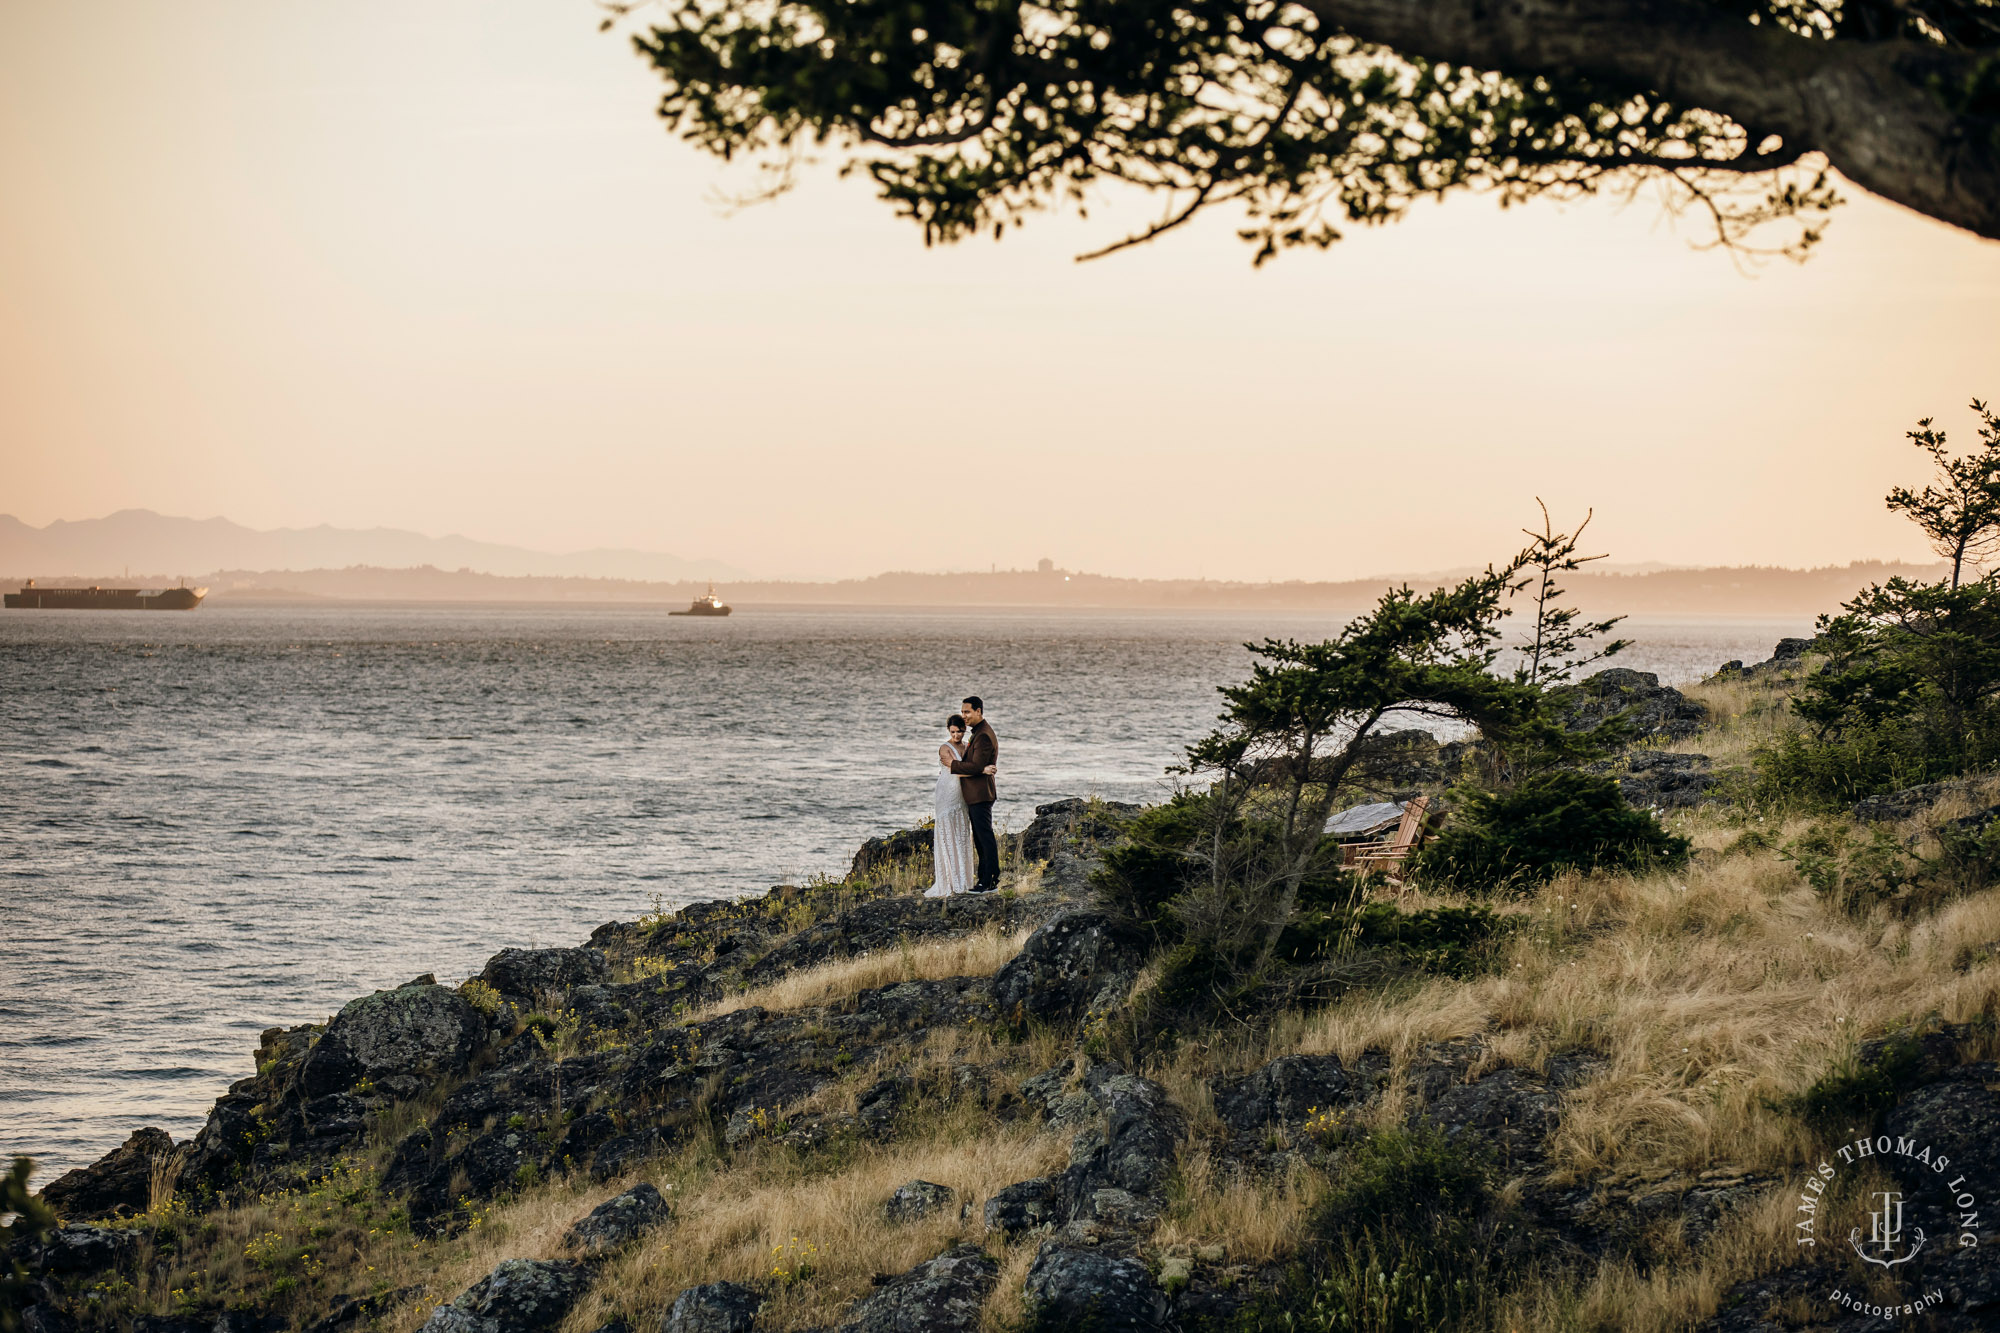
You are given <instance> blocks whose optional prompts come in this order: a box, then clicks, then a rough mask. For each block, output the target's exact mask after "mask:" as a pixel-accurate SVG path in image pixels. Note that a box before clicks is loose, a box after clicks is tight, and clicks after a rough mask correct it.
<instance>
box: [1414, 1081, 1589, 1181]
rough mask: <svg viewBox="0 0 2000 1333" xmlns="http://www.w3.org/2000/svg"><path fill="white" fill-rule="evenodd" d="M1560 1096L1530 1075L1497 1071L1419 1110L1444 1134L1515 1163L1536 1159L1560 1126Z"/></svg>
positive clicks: (1440, 1097) (1458, 1086)
mask: <svg viewBox="0 0 2000 1333" xmlns="http://www.w3.org/2000/svg"><path fill="white" fill-rule="evenodd" d="M1558 1104H1559V1099H1558V1098H1557V1096H1556V1094H1555V1093H1553V1092H1551V1091H1549V1090H1548V1088H1546V1087H1544V1086H1543V1085H1542V1083H1541V1082H1540V1081H1539V1080H1537V1079H1535V1078H1534V1077H1533V1076H1532V1075H1528V1074H1524V1073H1523V1072H1522V1071H1520V1070H1518V1069H1497V1070H1495V1071H1494V1072H1492V1073H1490V1074H1488V1075H1487V1076H1486V1077H1484V1078H1482V1079H1480V1080H1479V1081H1478V1082H1477V1083H1459V1084H1456V1085H1454V1086H1452V1087H1450V1088H1448V1089H1446V1090H1445V1091H1444V1092H1443V1093H1442V1094H1441V1095H1439V1096H1437V1097H1435V1098H1433V1099H1432V1100H1431V1101H1430V1102H1428V1103H1427V1104H1426V1105H1425V1106H1424V1107H1423V1109H1422V1110H1421V1111H1420V1112H1419V1113H1418V1114H1419V1115H1421V1117H1422V1118H1423V1119H1425V1120H1428V1121H1430V1122H1431V1123H1432V1124H1434V1125H1436V1126H1437V1127H1438V1128H1439V1129H1441V1130H1443V1131H1444V1133H1445V1135H1446V1137H1448V1138H1457V1137H1458V1136H1460V1135H1465V1136H1468V1137H1470V1138H1473V1139H1477V1140H1479V1141H1481V1142H1483V1143H1485V1144H1487V1145H1488V1146H1489V1147H1491V1148H1493V1149H1495V1150H1496V1152H1497V1153H1498V1155H1499V1157H1500V1159H1501V1161H1502V1162H1503V1163H1507V1164H1513V1163H1516V1162H1520V1161H1523V1160H1526V1161H1535V1160H1538V1159H1539V1158H1540V1156H1541V1153H1542V1144H1543V1141H1544V1140H1546V1139H1547V1138H1548V1136H1549V1133H1550V1132H1551V1131H1552V1130H1554V1129H1555V1127H1556V1119H1557V1107H1558Z"/></svg>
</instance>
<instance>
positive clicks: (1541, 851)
mask: <svg viewBox="0 0 2000 1333" xmlns="http://www.w3.org/2000/svg"><path fill="white" fill-rule="evenodd" d="M1689 847H1690V844H1689V842H1688V840H1687V839H1686V838H1683V837H1680V836H1678V835H1677V834H1673V833H1669V832H1667V831H1666V830H1665V829H1664V828H1661V827H1660V821H1659V820H1658V819H1656V818H1654V817H1653V815H1652V813H1651V812H1650V811H1645V810H1638V809H1634V808H1633V807H1632V806H1631V805H1630V804H1628V803H1627V802H1626V800H1625V797H1624V795H1623V794H1622V793H1621V792H1620V791H1619V790H1618V784H1617V783H1616V782H1614V781H1612V780H1611V779H1610V778H1605V777H1598V776H1595V775H1593V774H1589V773H1579V772H1576V771H1575V770H1562V771H1558V772H1554V773H1546V774H1543V775H1541V776H1539V777H1534V778H1530V779H1529V780H1528V781H1526V782H1523V783H1521V784H1520V785H1519V786H1517V787H1514V788H1512V789H1510V790H1507V791H1499V792H1475V793H1473V794H1472V796H1471V797H1470V798H1469V799H1468V800H1467V801H1466V803H1465V807H1464V808H1463V809H1462V810H1461V811H1460V812H1459V813H1458V814H1457V815H1456V816H1455V817H1454V818H1453V820H1452V822H1451V823H1450V824H1449V825H1448V826H1447V827H1446V828H1445V830H1444V832H1443V833H1441V834H1439V835H1438V836H1437V837H1436V838H1434V839H1432V840H1431V843H1430V845H1429V846H1427V847H1425V848H1424V849H1423V850H1422V851H1420V852H1418V853H1417V856H1416V858H1415V865H1414V867H1413V871H1414V873H1416V874H1418V875H1421V876H1423V877H1424V878H1426V879H1430V880H1435V881H1438V882H1440V883H1446V884H1451V885H1454V886H1456V887H1459V888H1462V889H1466V890H1468V891H1485V892H1491V891H1496V890H1512V891H1515V892H1522V891H1525V890H1527V889H1528V888H1529V887H1531V886H1533V885H1535V884H1539V883H1541V882H1543V881H1545V880H1548V879H1551V878H1553V877H1554V876H1555V875H1556V874H1557V873H1559V872H1561V871H1564V870H1592V869H1603V870H1633V871H1643V870H1650V869H1653V868H1654V867H1657V866H1671V865H1677V864H1679V863H1681V862H1683V861H1685V860H1686V859H1687V855H1688V850H1689Z"/></svg>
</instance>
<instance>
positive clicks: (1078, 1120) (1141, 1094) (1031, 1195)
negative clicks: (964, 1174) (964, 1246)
mask: <svg viewBox="0 0 2000 1333" xmlns="http://www.w3.org/2000/svg"><path fill="white" fill-rule="evenodd" d="M1021 1091H1022V1098H1023V1100H1024V1101H1026V1102H1028V1103H1029V1104H1030V1105H1035V1106H1039V1107H1041V1109H1042V1112H1043V1116H1044V1118H1045V1119H1046V1120H1047V1121H1048V1123H1049V1124H1050V1125H1052V1126H1054V1127H1057V1128H1072V1127H1073V1128H1075V1129H1076V1133H1075V1134H1074V1135H1073V1136H1072V1137H1071V1139H1070V1149H1069V1159H1070V1164H1069V1167H1068V1169H1067V1170H1064V1171H1062V1172H1060V1173H1059V1174H1057V1175H1053V1176H1036V1177H1034V1178H1032V1179H1029V1180H1022V1181H1017V1182H1015V1183H1014V1184H1012V1185H1008V1186H1007V1187H1006V1188H1004V1189H1001V1190H998V1191H995V1192H994V1194H993V1195H992V1196H991V1197H989V1198H988V1199H987V1201H986V1214H985V1222H986V1229H987V1230H988V1231H991V1232H994V1233H996V1234H999V1235H1002V1236H1008V1237H1012V1236H1017V1235H1020V1234H1022V1233H1024V1232H1027V1231H1032V1230H1035V1229H1036V1228H1039V1227H1049V1228H1055V1227H1061V1226H1065V1225H1069V1224H1074V1223H1092V1222H1099V1223H1103V1224H1105V1225H1106V1226H1108V1227H1110V1228H1111V1229H1112V1230H1113V1231H1114V1232H1130V1231H1139V1230H1145V1229H1148V1228H1150V1227H1151V1226H1152V1225H1153V1224H1154V1223H1156V1222H1157V1221H1158V1220H1159V1216H1160V1210H1161V1208H1162V1207H1163V1206H1164V1203H1165V1194H1166V1186H1167V1181H1168V1179H1169V1177H1170V1176H1171V1175H1172V1172H1173V1167H1174V1158H1175V1152H1176V1150H1177V1148H1178V1147H1179V1144H1180V1140H1181V1138H1182V1137H1183V1136H1184V1135H1185V1134H1186V1132H1187V1122H1186V1118H1185V1117H1184V1116H1183V1115H1182V1114H1181V1111H1180V1108H1179V1107H1177V1106H1175V1105H1174V1104H1173V1102H1172V1101H1171V1100H1170V1099H1169V1098H1168V1096H1167V1092H1166V1089H1165V1088H1162V1087H1161V1086H1160V1085H1159V1084H1157V1083H1155V1082H1153V1081H1152V1080H1150V1079H1145V1078H1138V1077H1136V1076H1134V1075H1131V1074H1127V1073H1125V1072H1124V1071H1123V1070H1121V1069H1119V1068H1118V1067H1117V1066H1116V1065H1112V1064H1091V1065H1089V1066H1088V1067H1087V1068H1085V1069H1084V1070H1083V1072H1082V1073H1081V1075H1076V1074H1075V1073H1074V1071H1073V1070H1072V1068H1071V1067H1069V1066H1058V1067H1056V1068H1055V1069H1052V1070H1049V1071H1048V1072H1046V1073H1043V1074H1037V1075H1036V1076H1035V1077H1034V1078H1031V1079H1028V1080H1026V1081H1025V1082H1024V1083H1023V1084H1022V1090H1021Z"/></svg>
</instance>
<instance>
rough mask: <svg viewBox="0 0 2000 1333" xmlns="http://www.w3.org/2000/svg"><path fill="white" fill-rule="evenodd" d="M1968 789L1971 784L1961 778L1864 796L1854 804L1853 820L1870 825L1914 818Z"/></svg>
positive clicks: (1970, 787)
mask: <svg viewBox="0 0 2000 1333" xmlns="http://www.w3.org/2000/svg"><path fill="white" fill-rule="evenodd" d="M1971 789H1972V784H1971V783H1969V782H1966V781H1964V780H1962V779H1947V780H1946V781H1944V782H1927V783H1925V784H1924V785H1923V786H1921V787H1905V788H1904V789H1903V790H1902V791H1892V792H1889V793H1887V794H1886V795H1882V796H1869V797H1864V798H1863V799H1862V800H1859V801H1857V802H1855V804H1854V817H1855V818H1856V819H1859V820H1863V821H1865V822H1867V823H1873V824H1886V823H1892V822H1895V821H1898V820H1904V819H1915V818H1916V817H1917V816H1918V815H1920V814H1922V813H1923V812H1924V811H1926V810H1928V809H1930V808H1931V807H1932V806H1934V805H1936V804H1937V803H1938V802H1939V801H1942V800H1943V799H1944V798H1945V797H1947V796H1957V795H1960V794H1962V793H1965V792H1969V791H1970V790H1971Z"/></svg>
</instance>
